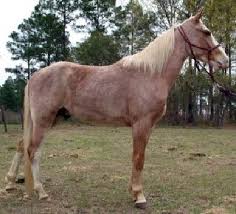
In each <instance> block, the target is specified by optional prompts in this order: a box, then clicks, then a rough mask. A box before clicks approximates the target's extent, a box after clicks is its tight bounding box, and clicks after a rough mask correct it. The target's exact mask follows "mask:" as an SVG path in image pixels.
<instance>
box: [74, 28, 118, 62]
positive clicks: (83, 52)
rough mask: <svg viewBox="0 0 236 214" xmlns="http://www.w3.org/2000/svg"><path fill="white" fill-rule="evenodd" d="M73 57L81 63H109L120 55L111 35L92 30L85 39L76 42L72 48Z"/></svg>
mask: <svg viewBox="0 0 236 214" xmlns="http://www.w3.org/2000/svg"><path fill="white" fill-rule="evenodd" d="M74 57H75V59H76V60H77V61H78V62H79V63H81V64H88V65H109V64H112V63H114V62H115V61H117V60H118V59H119V57H120V56H119V54H118V45H117V44H116V43H115V41H114V39H113V37H111V36H106V35H104V34H103V33H102V32H100V31H94V32H92V33H91V36H90V37H89V38H88V39H87V40H85V41H84V42H83V43H80V44H78V46H77V47H76V48H75V50H74Z"/></svg>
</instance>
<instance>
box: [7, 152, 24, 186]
mask: <svg viewBox="0 0 236 214" xmlns="http://www.w3.org/2000/svg"><path fill="white" fill-rule="evenodd" d="M22 158H23V153H22V152H16V154H15V155H14V157H13V160H12V163H11V167H10V169H9V171H8V173H7V175H6V178H5V180H6V182H8V183H7V186H6V190H11V189H15V188H16V186H15V180H16V175H17V173H18V170H19V166H20V163H21V160H22Z"/></svg>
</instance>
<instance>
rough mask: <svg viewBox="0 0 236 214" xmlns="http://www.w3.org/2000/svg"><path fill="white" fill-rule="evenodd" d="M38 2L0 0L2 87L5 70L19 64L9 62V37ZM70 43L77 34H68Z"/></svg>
mask: <svg viewBox="0 0 236 214" xmlns="http://www.w3.org/2000/svg"><path fill="white" fill-rule="evenodd" d="M38 1H39V0H6V1H4V0H1V6H0V29H1V31H0V85H2V84H3V83H4V82H5V80H6V79H7V77H8V76H9V75H10V74H9V73H6V72H5V68H7V67H14V66H15V65H17V64H19V62H18V63H17V62H15V61H13V60H11V54H10V53H9V52H8V50H7V48H6V43H7V42H8V41H9V38H8V37H9V35H10V34H11V32H12V31H14V30H17V26H18V25H19V24H21V22H22V21H23V19H27V18H28V17H29V16H30V14H31V12H32V11H33V9H34V7H35V6H36V4H37V3H38ZM126 2H127V0H117V4H118V5H120V4H122V5H124V4H125V3H126ZM70 35H71V38H70V40H71V42H72V44H73V43H76V41H78V40H79V37H78V34H75V33H74V32H72V31H71V32H70Z"/></svg>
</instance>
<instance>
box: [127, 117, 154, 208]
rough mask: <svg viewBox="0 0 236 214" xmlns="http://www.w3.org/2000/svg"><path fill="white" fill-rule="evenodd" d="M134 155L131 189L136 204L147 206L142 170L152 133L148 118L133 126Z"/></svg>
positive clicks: (138, 206) (137, 205) (142, 206)
mask: <svg viewBox="0 0 236 214" xmlns="http://www.w3.org/2000/svg"><path fill="white" fill-rule="evenodd" d="M132 128H133V129H132V131H133V157H132V175H131V179H130V185H129V190H130V192H131V193H132V196H133V200H134V201H135V206H136V207H137V208H141V209H145V208H146V203H147V202H146V199H145V197H144V194H143V185H142V171H143V166H144V159H145V148H146V145H147V143H148V140H149V136H150V133H151V128H152V125H151V121H150V119H148V118H145V119H143V120H140V121H138V122H136V123H135V124H134V125H133V127H132Z"/></svg>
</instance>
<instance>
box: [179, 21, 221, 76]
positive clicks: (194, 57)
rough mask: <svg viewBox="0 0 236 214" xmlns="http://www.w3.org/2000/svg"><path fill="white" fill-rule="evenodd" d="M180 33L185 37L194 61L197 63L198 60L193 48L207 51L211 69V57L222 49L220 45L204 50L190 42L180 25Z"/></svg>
mask: <svg viewBox="0 0 236 214" xmlns="http://www.w3.org/2000/svg"><path fill="white" fill-rule="evenodd" d="M177 29H178V31H179V32H180V34H181V36H182V37H183V39H184V41H185V42H186V43H187V44H188V45H189V49H190V51H191V55H192V57H193V59H194V61H195V62H197V58H196V55H195V54H194V51H193V48H197V49H200V50H204V51H207V61H208V65H209V66H210V67H211V65H210V56H211V53H212V52H213V51H214V50H215V49H217V48H219V47H220V44H218V45H216V46H214V47H212V48H204V47H200V46H198V45H196V44H193V43H192V42H190V40H189V38H188V36H187V35H186V33H185V31H184V28H183V27H182V26H181V25H180V26H178V27H177ZM210 71H212V68H210Z"/></svg>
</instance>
